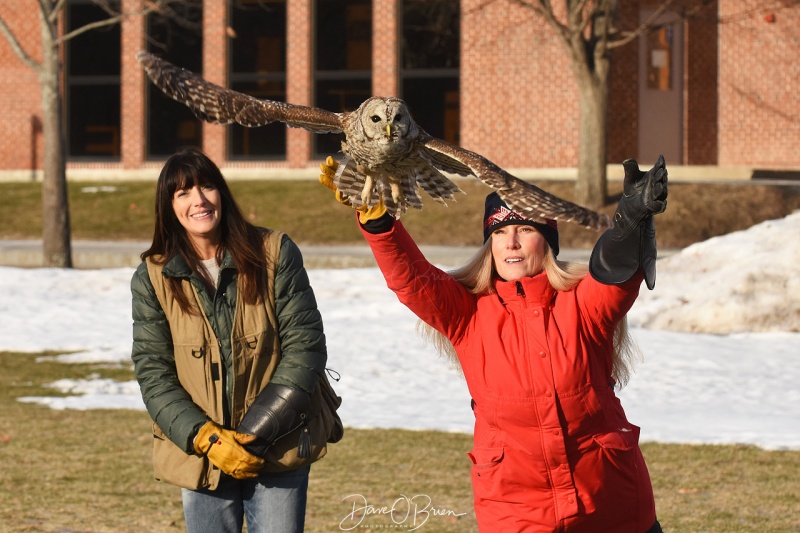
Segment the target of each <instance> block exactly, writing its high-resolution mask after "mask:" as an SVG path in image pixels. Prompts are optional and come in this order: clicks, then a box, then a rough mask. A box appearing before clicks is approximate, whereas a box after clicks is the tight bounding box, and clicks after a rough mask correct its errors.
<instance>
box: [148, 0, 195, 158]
mask: <svg viewBox="0 0 800 533" xmlns="http://www.w3.org/2000/svg"><path fill="white" fill-rule="evenodd" d="M202 26H203V7H202V1H200V0H197V1H190V2H185V3H183V2H179V3H176V4H174V5H172V7H171V8H170V11H169V15H162V14H156V13H154V14H150V15H148V16H147V50H148V51H150V52H152V53H154V54H156V55H159V56H161V57H163V58H164V59H166V60H167V61H169V62H171V63H174V64H175V65H178V66H179V67H183V68H186V69H188V70H191V71H192V72H195V73H197V74H202V71H203V31H202ZM146 142H147V149H146V154H147V157H148V158H155V159H160V158H163V157H165V156H166V157H168V156H170V155H172V154H173V153H174V152H175V150H177V149H178V148H180V147H182V146H189V145H191V146H202V145H203V127H202V122H201V121H200V120H198V119H197V118H195V116H194V114H192V112H191V111H190V110H189V108H188V107H186V106H185V105H183V104H181V103H178V102H176V101H175V100H172V99H171V98H169V97H167V96H166V95H165V94H164V93H162V92H161V90H159V89H158V88H157V87H156V86H155V85H153V84H152V83H150V81H149V80H148V81H147V141H146Z"/></svg>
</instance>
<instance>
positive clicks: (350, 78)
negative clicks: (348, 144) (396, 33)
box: [313, 0, 372, 158]
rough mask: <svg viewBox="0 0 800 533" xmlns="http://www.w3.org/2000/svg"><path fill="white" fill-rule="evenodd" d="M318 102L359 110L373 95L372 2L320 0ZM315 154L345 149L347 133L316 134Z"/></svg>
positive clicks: (316, 73)
mask: <svg viewBox="0 0 800 533" xmlns="http://www.w3.org/2000/svg"><path fill="white" fill-rule="evenodd" d="M315 14H316V24H315V27H316V39H315V41H314V42H315V47H316V54H315V71H314V105H315V106H317V107H321V108H322V109H327V110H328V111H335V112H343V111H352V110H354V109H356V108H357V107H358V106H359V105H360V104H361V102H363V101H364V100H366V99H367V98H369V97H370V96H371V95H372V2H371V1H369V0H317V2H316V9H315ZM313 140H314V154H313V157H315V158H320V157H322V156H324V155H329V154H335V153H337V152H339V151H340V150H341V141H342V140H344V136H343V135H332V134H328V135H315V136H314V138H313Z"/></svg>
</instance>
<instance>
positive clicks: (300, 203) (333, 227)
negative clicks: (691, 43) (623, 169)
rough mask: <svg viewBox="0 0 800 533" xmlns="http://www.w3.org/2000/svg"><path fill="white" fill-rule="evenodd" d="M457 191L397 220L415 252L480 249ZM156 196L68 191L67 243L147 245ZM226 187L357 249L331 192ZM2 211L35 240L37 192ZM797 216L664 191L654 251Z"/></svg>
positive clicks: (2, 230)
mask: <svg viewBox="0 0 800 533" xmlns="http://www.w3.org/2000/svg"><path fill="white" fill-rule="evenodd" d="M537 185H539V186H540V187H542V188H544V189H546V190H548V191H550V192H553V193H554V194H557V195H559V196H563V197H564V198H567V199H570V198H572V194H573V187H574V184H573V183H572V182H563V181H546V182H537ZM459 186H460V187H461V188H462V189H463V190H464V191H465V192H466V193H467V194H466V195H459V196H458V202H456V203H451V204H450V206H449V207H443V206H441V205H439V204H437V203H436V202H434V201H432V200H430V199H426V200H425V208H424V209H423V210H422V211H412V212H410V213H408V214H407V215H406V216H405V217H403V222H404V224H405V225H406V227H407V228H408V229H409V231H410V232H411V234H412V235H413V236H414V237H415V239H416V240H417V241H418V242H419V244H437V245H453V246H460V245H468V246H474V245H478V244H480V242H481V239H482V231H481V218H482V216H483V200H484V198H485V196H486V194H487V192H488V191H489V189H488V188H487V187H485V186H484V185H482V184H480V183H478V182H477V181H476V180H461V181H459ZM103 187H106V188H103ZM109 187H110V188H109ZM154 188H155V185H154V183H152V182H115V183H83V182H82V183H71V184H70V186H69V195H70V196H69V197H70V209H71V220H72V235H73V238H75V239H111V240H143V241H146V240H148V239H150V238H151V237H152V228H153V212H154V211H153V196H154ZM231 188H232V189H233V191H234V194H235V195H236V198H237V200H238V202H239V204H240V206H241V209H242V211H243V212H244V213H245V215H246V216H247V217H248V218H249V219H250V220H251V221H252V222H254V223H256V224H259V225H263V226H267V227H275V228H280V229H282V230H284V231H286V232H287V233H289V234H290V235H291V236H292V237H293V238H294V239H295V241H297V242H298V243H300V244H354V243H361V242H363V241H362V238H361V235H360V234H359V232H358V231H357V229H356V226H355V223H354V221H353V217H352V213H351V212H350V210H349V209H348V208H346V207H343V206H341V205H339V204H338V203H336V202H335V201H334V200H333V198H332V197H331V194H330V191H329V190H328V189H325V188H324V187H322V186H320V185H319V184H318V183H316V182H314V181H291V182H290V181H269V182H267V181H263V182H262V181H238V182H232V183H231ZM609 188H610V190H609V194H611V195H618V194H619V192H620V189H621V183H620V182H610V186H609ZM616 201H617V199H616V198H615V197H613V196H612V198H610V200H609V203H608V205H607V206H606V207H605V208H603V209H602V211H603V212H605V213H607V214H609V215H610V214H613V211H614V207H615V206H616ZM0 209H2V211H3V213H4V215H5V216H4V223H3V225H2V226H0V238H6V239H8V238H29V239H37V238H40V237H41V224H42V222H41V201H40V185H38V184H35V183H5V184H0ZM797 209H800V184H797V185H792V186H771V185H763V184H759V183H755V182H735V183H729V184H699V183H683V182H676V183H672V184H670V197H669V204H668V207H667V211H666V212H665V213H664V214H663V215H660V216H659V217H658V218H657V219H656V220H657V229H658V241H659V246H661V247H663V248H676V247H684V246H686V245H688V244H691V243H694V242H698V241H702V240H705V239H708V238H710V237H713V236H716V235H723V234H726V233H730V232H732V231H737V230H742V229H745V228H748V227H750V226H752V225H753V224H756V223H758V222H762V221H764V220H768V219H774V218H782V217H784V216H786V215H787V214H789V213H791V212H792V211H794V210H797ZM560 233H561V243H562V244H561V245H562V247H563V248H567V247H576V248H590V247H591V246H592V245H593V244H594V242H595V241H596V240H597V237H598V235H597V233H595V232H592V231H589V230H585V229H582V228H580V227H576V226H574V225H572V224H561V226H560Z"/></svg>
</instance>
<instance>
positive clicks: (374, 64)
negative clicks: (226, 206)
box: [0, 0, 800, 179]
mask: <svg viewBox="0 0 800 533" xmlns="http://www.w3.org/2000/svg"><path fill="white" fill-rule="evenodd" d="M119 1H120V3H121V5H122V8H123V9H124V10H126V11H130V10H135V9H137V7H138V6H139V5H141V2H142V1H143V0H119ZM652 3H653V2H650V3H649V4H652ZM649 4H648V2H647V0H641V1H639V2H637V1H631V2H620V5H621V7H620V12H619V17H618V26H619V27H620V28H633V27H634V26H635V24H636V23H637V22H638V21H639V20H644V18H646V17H647V16H649V15H650V14H651V13H652V12H653V8H652V6H649ZM765 5H769V6H772V7H771V8H766V7H760V6H765ZM180 14H181V20H182V23H180V24H179V23H177V22H176V21H174V20H171V19H165V18H163V17H157V16H150V17H148V18H142V17H135V18H131V19H127V20H126V21H125V22H123V23H122V24H121V25H119V26H115V27H113V28H108V29H103V30H94V31H92V32H89V33H86V34H84V35H82V36H80V37H78V38H76V39H73V40H70V41H68V44H67V46H66V47H65V48H64V65H65V69H64V75H63V86H64V90H65V105H64V113H65V117H66V119H67V120H66V127H67V132H68V157H69V163H68V171H69V175H70V177H76V176H91V177H95V178H98V179H102V178H110V177H132V178H133V177H143V176H145V177H153V178H154V177H155V176H156V174H157V169H158V168H160V165H161V163H162V162H163V160H164V159H165V158H166V156H167V155H168V154H169V153H170V152H171V151H172V150H173V149H174V148H176V147H177V146H180V145H184V144H197V145H201V146H202V147H203V148H204V149H205V150H206V152H207V153H208V154H209V155H210V156H211V157H212V158H213V159H214V160H215V161H217V162H218V163H219V164H220V166H221V167H223V169H224V170H225V172H226V174H227V175H228V176H230V177H236V176H239V175H241V176H273V175H282V176H292V175H312V174H313V173H314V172H315V169H316V168H317V163H318V161H319V160H320V159H321V158H322V157H323V156H324V155H326V154H329V153H334V152H335V151H336V150H337V146H338V139H337V138H336V137H335V136H333V135H314V134H311V133H308V132H306V131H304V130H298V129H287V128H285V127H284V126H283V125H280V124H276V125H270V126H267V127H264V128H257V129H247V128H241V127H238V126H230V127H223V126H218V125H211V124H205V123H201V122H199V121H197V120H196V119H194V118H193V117H192V116H191V114H190V113H189V112H188V110H187V109H186V108H184V107H183V106H182V105H180V104H177V103H175V102H172V101H171V100H169V99H167V98H165V97H163V96H162V95H161V93H159V92H157V90H155V89H154V88H153V87H152V85H151V84H150V83H149V82H147V81H146V79H145V76H144V73H143V71H142V69H141V68H140V67H139V65H138V63H137V61H136V59H135V55H136V52H137V51H138V50H141V49H150V50H152V51H154V52H155V53H158V54H159V55H162V56H164V57H166V58H167V59H169V60H170V61H172V62H173V63H176V64H178V65H180V66H183V67H186V68H189V69H190V70H193V71H195V72H200V73H202V75H203V77H205V78H206V79H208V80H210V81H213V82H215V83H218V84H220V85H224V86H230V87H232V88H234V89H237V90H240V91H242V92H246V93H248V94H252V95H254V96H259V97H264V98H271V99H275V100H284V101H287V102H291V103H295V104H304V105H315V106H319V107H323V108H326V109H331V110H343V109H352V108H354V107H355V106H357V105H358V103H360V102H361V101H362V100H364V99H365V98H366V97H367V96H369V95H371V94H380V95H397V96H400V97H402V98H404V99H405V100H406V101H408V102H409V104H410V107H411V109H412V111H413V112H414V115H415V119H416V120H417V121H418V122H419V123H421V124H422V125H423V127H424V128H425V129H426V130H427V131H428V132H429V133H431V134H433V135H435V136H438V137H442V138H445V139H446V140H448V141H450V142H455V143H458V144H460V145H462V146H464V147H466V148H469V149H471V150H474V151H476V152H479V153H481V154H483V155H485V156H487V157H488V158H490V159H491V160H493V161H494V162H496V163H498V164H499V165H501V166H503V167H505V168H509V169H517V170H519V169H549V170H550V171H553V170H554V169H569V168H571V167H575V166H576V163H577V153H578V142H579V132H578V117H579V107H578V106H579V103H578V91H577V87H576V82H575V79H574V77H573V75H572V71H571V69H570V65H569V60H568V57H567V54H566V51H565V50H563V49H562V47H561V45H560V44H559V43H558V41H557V39H556V37H555V36H554V34H553V32H552V30H550V29H549V27H547V26H546V24H545V23H544V22H543V21H542V20H539V19H538V18H537V17H534V16H533V15H531V14H530V13H529V12H528V11H526V10H524V9H523V8H521V7H519V6H517V5H516V4H514V3H513V2H510V1H507V0H500V1H495V2H488V3H487V2H485V1H484V0H462V1H460V2H459V1H458V0H437V1H433V0H427V1H425V0H372V1H370V0H233V1H224V0H202V1H200V0H198V1H197V2H196V5H195V6H191V5H190V6H187V7H184V8H182V10H181V12H180ZM102 16H103V15H102V12H99V11H98V9H97V8H96V6H94V5H93V4H92V3H91V2H89V0H69V2H68V8H67V11H66V17H65V18H64V27H65V30H69V29H70V28H74V27H78V26H80V25H82V24H85V23H86V22H88V21H91V20H95V19H97V18H98V17H102ZM0 17H2V19H3V20H4V21H5V22H6V24H7V25H8V27H9V28H10V30H11V31H12V32H13V33H14V34H15V35H16V36H17V37H18V38H19V40H20V42H21V45H22V46H23V47H24V48H25V49H26V51H28V53H30V54H31V55H32V56H33V57H35V58H36V57H40V55H41V52H40V46H39V42H40V32H41V30H40V28H39V21H38V8H37V6H36V2H34V0H12V1H8V2H3V3H2V4H1V5H0ZM670 17H672V18H670ZM662 20H663V21H666V22H669V21H674V23H673V24H671V25H668V26H666V27H665V28H664V29H663V30H662V31H661V32H658V33H656V34H653V35H650V36H648V37H640V38H639V39H638V40H636V41H633V42H632V43H630V44H628V45H626V46H624V47H620V48H616V49H614V50H613V51H612V54H613V55H612V71H611V72H612V73H611V84H610V91H609V94H610V98H609V107H608V118H609V120H608V161H609V163H610V164H616V163H618V162H619V161H622V160H623V159H624V158H626V157H631V156H633V157H638V158H639V159H640V161H642V162H643V165H644V164H646V162H649V161H650V160H651V159H654V157H655V156H656V155H657V153H659V152H663V153H665V155H666V156H667V161H668V163H669V164H670V166H671V168H672V169H675V168H676V167H678V166H681V165H683V166H715V167H721V168H722V169H723V171H725V172H730V173H739V174H742V173H744V174H745V177H749V175H750V174H752V173H753V171H754V170H757V169H768V170H784V169H797V168H800V157H798V156H797V149H796V146H797V145H798V144H800V96H798V91H797V90H796V84H797V81H798V80H800V62H798V61H797V58H798V57H800V32H798V31H797V28H798V27H800V6H797V5H796V4H795V5H794V6H792V5H791V4H788V3H785V2H775V1H769V2H767V1H764V0H717V1H716V3H715V4H713V5H712V6H711V7H710V8H709V9H706V10H704V11H702V12H701V13H700V14H699V16H697V17H696V18H691V19H689V20H682V19H679V18H677V17H676V16H675V15H670V14H666V15H663V16H662ZM0 112H2V113H3V116H4V117H5V120H4V121H3V122H2V124H0V179H13V178H20V177H21V178H23V179H30V176H32V175H35V172H34V171H35V170H36V169H40V168H41V161H42V149H43V147H42V138H41V137H42V136H41V126H40V125H41V103H40V89H39V85H38V82H37V78H36V75H35V73H34V72H33V70H31V69H30V68H28V67H27V66H26V65H24V64H23V63H22V62H21V61H20V60H19V59H18V58H17V56H16V55H15V54H14V52H13V50H12V48H11V46H10V45H9V43H8V42H7V40H6V39H4V38H3V37H0ZM673 171H674V170H673Z"/></svg>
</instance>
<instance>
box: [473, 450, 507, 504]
mask: <svg viewBox="0 0 800 533" xmlns="http://www.w3.org/2000/svg"><path fill="white" fill-rule="evenodd" d="M467 456H469V459H470V461H472V476H471V477H472V491H473V493H474V494H475V501H476V503H477V502H480V501H481V500H493V501H502V500H505V499H506V494H505V490H504V488H503V475H502V465H503V458H504V457H505V449H504V448H473V450H472V451H471V452H467Z"/></svg>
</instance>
